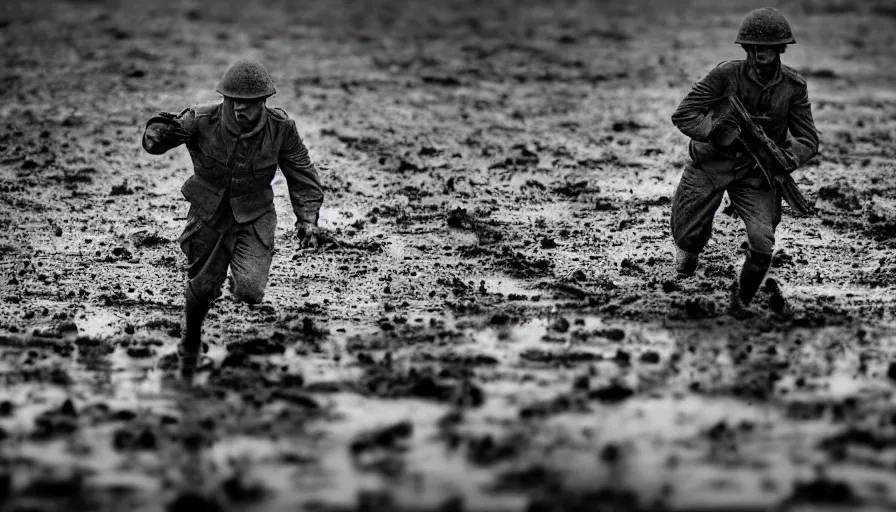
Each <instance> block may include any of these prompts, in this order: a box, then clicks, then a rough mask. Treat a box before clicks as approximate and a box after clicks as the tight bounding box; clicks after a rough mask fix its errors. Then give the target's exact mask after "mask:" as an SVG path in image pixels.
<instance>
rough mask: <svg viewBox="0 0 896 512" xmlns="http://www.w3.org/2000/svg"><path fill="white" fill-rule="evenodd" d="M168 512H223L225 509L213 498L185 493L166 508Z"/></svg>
mask: <svg viewBox="0 0 896 512" xmlns="http://www.w3.org/2000/svg"><path fill="white" fill-rule="evenodd" d="M165 511H166V512H223V511H224V508H222V507H221V505H220V504H219V503H218V502H217V501H214V500H212V499H211V498H207V497H205V496H201V495H199V494H193V493H183V494H181V495H179V496H178V497H177V498H175V499H174V501H172V502H170V503H169V504H168V506H167V507H165Z"/></svg>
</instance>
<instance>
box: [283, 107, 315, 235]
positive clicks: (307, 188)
mask: <svg viewBox="0 0 896 512" xmlns="http://www.w3.org/2000/svg"><path fill="white" fill-rule="evenodd" d="M287 130H288V131H287V134H286V139H285V140H284V142H283V146H282V147H281V148H280V156H279V158H278V160H277V164H278V165H279V166H280V170H281V171H283V175H284V176H285V177H286V185H287V187H289V199H290V201H291V202H292V209H293V212H295V214H296V224H297V225H298V224H299V223H303V222H304V223H307V224H313V225H317V219H318V215H319V212H320V207H321V204H323V201H324V191H323V188H322V187H321V185H320V179H319V178H318V175H317V169H316V168H315V167H314V164H313V163H311V159H310V158H309V156H308V149H307V148H306V147H305V144H304V143H303V142H302V139H301V137H299V133H298V131H296V124H295V122H294V121H292V120H290V121H289V127H288V128H287Z"/></svg>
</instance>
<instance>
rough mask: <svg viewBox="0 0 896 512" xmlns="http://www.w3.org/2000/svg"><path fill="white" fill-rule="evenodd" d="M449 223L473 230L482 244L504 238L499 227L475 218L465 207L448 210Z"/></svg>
mask: <svg viewBox="0 0 896 512" xmlns="http://www.w3.org/2000/svg"><path fill="white" fill-rule="evenodd" d="M447 223H448V226H449V227H452V228H456V229H465V230H469V231H472V232H473V233H474V234H475V235H476V237H477V238H478V240H479V243H480V244H483V245H488V244H493V243H496V242H500V241H501V240H503V239H504V235H503V233H501V231H499V230H498V229H497V227H494V226H491V225H489V224H487V223H486V222H485V221H482V220H480V219H476V218H474V217H473V216H472V215H470V214H469V213H467V210H466V209H464V208H460V207H458V208H455V209H453V210H450V211H449V212H448V219H447Z"/></svg>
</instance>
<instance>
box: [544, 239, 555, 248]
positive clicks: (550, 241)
mask: <svg viewBox="0 0 896 512" xmlns="http://www.w3.org/2000/svg"><path fill="white" fill-rule="evenodd" d="M541 248H542V249H556V248H557V242H555V241H554V239H553V238H548V237H544V238H542V239H541Z"/></svg>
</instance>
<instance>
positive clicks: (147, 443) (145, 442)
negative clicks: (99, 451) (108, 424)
mask: <svg viewBox="0 0 896 512" xmlns="http://www.w3.org/2000/svg"><path fill="white" fill-rule="evenodd" d="M134 430H135V429H134V428H131V427H123V428H120V429H118V430H116V431H115V434H113V436H112V446H113V447H114V448H115V449H116V450H117V451H129V450H147V451H151V450H155V449H156V448H157V446H158V439H157V436H156V434H155V433H154V432H153V431H152V430H150V429H149V428H144V429H142V430H140V431H139V432H136V433H135V432H134Z"/></svg>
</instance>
